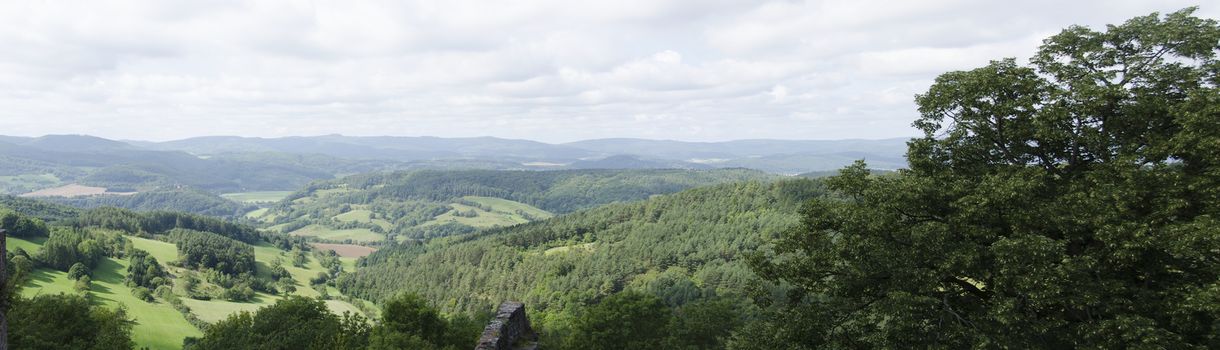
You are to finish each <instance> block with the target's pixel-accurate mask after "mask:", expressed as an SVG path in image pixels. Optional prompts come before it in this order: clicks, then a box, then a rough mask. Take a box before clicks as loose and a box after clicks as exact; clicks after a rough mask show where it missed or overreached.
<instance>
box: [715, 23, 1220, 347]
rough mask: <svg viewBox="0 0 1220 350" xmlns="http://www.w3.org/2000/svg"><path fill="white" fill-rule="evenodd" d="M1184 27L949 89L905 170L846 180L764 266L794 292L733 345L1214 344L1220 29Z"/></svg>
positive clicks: (1219, 274) (1079, 47) (1089, 42)
mask: <svg viewBox="0 0 1220 350" xmlns="http://www.w3.org/2000/svg"><path fill="white" fill-rule="evenodd" d="M1192 12H1193V9H1186V10H1183V11H1179V12H1175V13H1172V14H1169V15H1166V16H1160V15H1159V14H1152V15H1149V16H1143V17H1137V18H1134V19H1131V20H1129V21H1127V22H1126V23H1124V24H1122V25H1116V26H1109V27H1108V28H1107V29H1106V30H1105V31H1100V32H1099V31H1094V30H1091V29H1088V28H1084V27H1071V28H1068V29H1066V30H1064V31H1063V32H1061V33H1059V34H1058V35H1055V36H1052V37H1050V38H1048V39H1046V40H1045V41H1044V44H1043V45H1042V46H1041V48H1040V49H1039V50H1038V52H1037V54H1036V55H1035V56H1034V58H1033V59H1032V62H1031V65H1030V66H1022V65H1018V64H1017V63H1016V62H1015V61H1014V60H1011V59H1009V60H1002V61H996V62H992V63H991V64H990V65H988V66H986V67H983V68H979V69H975V70H971V71H964V72H951V73H946V74H944V75H941V76H940V77H939V78H938V79H937V80H936V83H935V84H934V85H933V86H932V87H931V88H930V89H929V90H928V92H927V93H925V94H922V95H920V96H918V97H917V102H918V104H919V111H920V113H921V117H920V119H919V120H918V121H916V122H915V126H916V127H918V128H919V129H921V130H922V131H923V132H924V136H923V137H921V138H917V139H914V140H912V141H911V142H910V143H909V146H910V148H909V151H908V155H907V157H908V160H909V163H910V169H909V170H904V171H901V172H899V173H898V174H897V175H896V176H870V175H869V173H868V171H867V170H866V169H865V167H864V165H863V164H857V165H855V166H852V167H848V168H847V169H844V170H843V171H842V174H841V175H839V176H837V177H834V178H832V179H830V180H829V181H828V183H829V187H830V188H831V189H832V190H834V191H835V193H836V194H837V195H836V196H835V197H827V198H823V199H819V200H815V201H813V202H812V203H810V204H809V205H808V206H807V208H806V209H805V220H804V221H803V223H802V225H800V227H799V228H797V229H795V230H792V231H790V232H788V233H786V234H785V235H783V236H782V237H781V238H780V239H779V240H778V241H777V242H775V244H774V251H773V254H771V256H770V257H769V258H761V259H757V261H756V263H755V265H756V268H757V271H758V272H759V273H760V275H763V276H765V277H767V278H769V279H772V280H775V281H783V282H785V283H789V284H791V285H793V286H794V287H796V291H795V292H794V293H792V295H791V296H792V298H790V299H791V300H788V301H787V303H786V304H787V307H786V308H784V311H782V312H780V313H779V314H777V315H775V318H774V319H773V320H771V321H770V322H768V323H767V324H765V325H761V326H752V327H751V328H750V330H749V332H745V334H746V336H744V337H742V338H739V339H738V341H737V342H735V345H737V347H740V348H751V347H766V346H768V345H767V344H775V346H782V347H787V348H822V347H825V348H908V347H914V348H927V347H935V348H971V347H974V348H993V347H995V348H1005V347H1007V348H1130V347H1136V348H1171V349H1188V348H1200V349H1201V348H1216V347H1218V346H1220V338H1218V337H1220V318H1217V315H1220V302H1218V301H1220V260H1218V259H1216V252H1217V251H1220V167H1218V166H1217V165H1220V153H1218V150H1220V90H1218V89H1217V87H1216V86H1217V83H1220V69H1218V68H1220V63H1218V62H1217V61H1216V60H1215V54H1216V52H1217V50H1220V45H1218V43H1220V27H1218V26H1217V23H1216V21H1214V20H1205V19H1200V18H1197V17H1194V16H1192ZM760 344H761V345H760Z"/></svg>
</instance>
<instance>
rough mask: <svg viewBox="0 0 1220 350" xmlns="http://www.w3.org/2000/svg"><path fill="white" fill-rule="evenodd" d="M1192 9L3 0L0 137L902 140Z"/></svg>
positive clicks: (1095, 4) (1165, 4)
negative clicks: (936, 82)
mask: <svg viewBox="0 0 1220 350" xmlns="http://www.w3.org/2000/svg"><path fill="white" fill-rule="evenodd" d="M1197 3H1198V2H1197V1H1196V2H1180V1H1175V0H1163V1H1063V0H1056V1H1024V0H1023V1H1011V0H1009V1H892V2H887V1H859V0H855V1H804V2H802V1H760V0H752V1H735V0H690V1H660V0H614V1H577V0H538V1H533V0H525V1H520V0H514V1H463V0H438V1H385V2H379V1H351V0H347V1H333V2H332V1H299V2H280V1H215V0H207V1H195V2H176V1H4V2H3V3H2V4H0V134H5V135H23V136H36V135H43V134H90V135H97V136H102V137H108V138H117V139H140V140H169V139H179V138H186V137H192V136H203V135H241V136H265V137H274V136H291V135H320V134H333V133H338V134H344V135H401V136H422V135H431V136H445V137H454V136H497V137H507V138H525V139H533V140H540V141H546V142H565V141H574V140H579V139H589V138H603V137H643V138H658V139H677V140H695V141H712V140H729V139H744V138H785V139H842V138H889V137H902V136H911V135H914V134H915V131H914V129H913V128H911V126H910V124H911V121H913V120H914V119H915V118H916V116H917V113H916V111H915V106H914V103H913V102H912V100H913V96H914V95H915V94H916V93H920V92H922V91H924V90H925V89H927V87H928V86H929V85H930V84H931V81H932V79H934V78H935V77H936V76H937V75H938V74H940V73H942V72H945V71H949V70H960V69H969V68H973V67H978V66H981V65H985V64H986V63H987V62H988V61H989V60H992V59H998V58H1003V57H1017V58H1018V59H1020V60H1022V61H1024V60H1025V59H1027V58H1028V57H1029V55H1030V54H1031V53H1032V52H1033V51H1034V50H1035V48H1036V47H1037V46H1038V44H1039V43H1040V42H1041V40H1042V39H1043V38H1045V37H1047V36H1049V35H1052V34H1054V33H1056V32H1058V31H1059V30H1061V29H1062V28H1064V27H1066V26H1068V25H1071V24H1082V25H1089V26H1093V27H1095V28H1101V26H1103V25H1104V24H1107V23H1119V22H1122V21H1124V20H1126V19H1128V18H1130V17H1133V16H1138V15H1145V14H1148V13H1151V12H1153V11H1161V12H1171V11H1174V10H1177V9H1180V8H1183V7H1186V6H1191V5H1195V4H1197ZM1203 5H1204V7H1203V8H1202V9H1201V10H1200V11H1199V12H1198V13H1197V15H1199V16H1202V17H1212V18H1215V17H1216V14H1217V11H1220V4H1203Z"/></svg>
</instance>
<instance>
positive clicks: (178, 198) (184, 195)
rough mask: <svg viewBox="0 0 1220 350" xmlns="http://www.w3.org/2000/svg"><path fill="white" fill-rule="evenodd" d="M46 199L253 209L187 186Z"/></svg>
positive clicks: (201, 211) (216, 212) (217, 211)
mask: <svg viewBox="0 0 1220 350" xmlns="http://www.w3.org/2000/svg"><path fill="white" fill-rule="evenodd" d="M46 200H48V201H51V202H55V203H60V204H65V205H71V206H74V207H78V208H85V209H91V208H98V207H118V208H124V209H131V210H136V211H175V212H186V213H192V214H198V215H207V216H219V217H227V218H233V217H239V216H241V215H242V214H244V213H246V212H249V211H251V210H254V209H255V206H252V205H245V204H241V203H237V202H234V201H230V200H227V199H224V198H221V197H220V196H217V195H215V194H211V193H207V192H203V191H199V190H191V189H179V190H168V191H152V192H140V193H136V194H133V195H126V196H117V195H116V196H90V197H73V198H63V197H51V198H46Z"/></svg>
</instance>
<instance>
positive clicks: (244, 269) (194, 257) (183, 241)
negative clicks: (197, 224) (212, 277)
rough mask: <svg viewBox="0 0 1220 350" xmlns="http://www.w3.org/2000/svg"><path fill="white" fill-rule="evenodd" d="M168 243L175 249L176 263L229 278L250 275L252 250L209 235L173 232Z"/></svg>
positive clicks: (195, 232)
mask: <svg viewBox="0 0 1220 350" xmlns="http://www.w3.org/2000/svg"><path fill="white" fill-rule="evenodd" d="M168 240H169V241H170V242H173V243H174V244H176V245H177V246H178V260H179V262H180V263H181V264H182V265H183V266H187V267H191V268H210V269H215V270H217V271H220V272H222V273H225V274H229V275H236V274H240V273H250V272H254V247H251V246H250V245H249V244H246V243H243V242H241V241H237V240H234V239H231V238H228V237H225V236H221V235H218V234H215V233H211V232H202V231H193V230H185V229H173V230H171V231H170V232H169V235H168Z"/></svg>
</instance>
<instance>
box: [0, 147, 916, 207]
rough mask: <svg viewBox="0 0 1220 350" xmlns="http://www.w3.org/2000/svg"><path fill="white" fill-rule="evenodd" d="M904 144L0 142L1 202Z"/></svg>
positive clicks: (799, 154) (813, 154)
mask: <svg viewBox="0 0 1220 350" xmlns="http://www.w3.org/2000/svg"><path fill="white" fill-rule="evenodd" d="M905 149H906V139H900V138H895V139H884V140H765V139H754V140H736V141H724V142H687V141H672V140H647V139H630V138H614V139H596V140H585V141H577V142H569V143H563V144H551V143H544V142H537V141H530V140H518V139H504V138H496V137H466V138H441V137H399V136H342V135H324V136H294V137H281V138H258V137H239V136H206V137H195V138H189V139H183V140H175V141H165V142H150V141H116V140H110V139H105V138H101V137H96V136H88V135H46V136H40V137H19V136H0V193H9V194H20V193H26V192H29V191H34V190H39V189H44V188H50V187H56V186H62V185H67V184H73V183H79V184H83V185H89V186H99V187H107V188H118V189H122V191H141V192H143V191H148V190H153V189H167V188H176V187H179V186H189V187H193V188H199V189H203V190H206V191H210V192H213V193H224V192H242V191H266V190H291V189H296V188H300V186H303V185H305V184H307V183H309V182H312V181H316V180H326V179H333V178H335V177H337V176H343V175H350V174H356V173H363V172H375V171H389V170H415V169H444V170H467V169H484V170H564V169H569V170H571V169H717V168H749V169H755V170H762V171H765V172H769V173H773V174H782V175H796V174H801V173H808V172H817V171H829V170H835V169H839V168H842V167H843V166H846V165H848V164H851V163H852V162H853V161H855V160H858V159H865V160H866V161H868V162H869V166H870V167H873V168H876V169H898V168H904V167H906V160H905V158H904V156H903V155H904V154H905Z"/></svg>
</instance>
